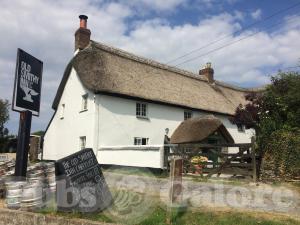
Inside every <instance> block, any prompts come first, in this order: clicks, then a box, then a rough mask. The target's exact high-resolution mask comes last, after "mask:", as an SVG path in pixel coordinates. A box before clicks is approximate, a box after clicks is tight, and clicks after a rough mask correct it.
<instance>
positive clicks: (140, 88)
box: [44, 16, 252, 168]
mask: <svg viewBox="0 0 300 225" xmlns="http://www.w3.org/2000/svg"><path fill="white" fill-rule="evenodd" d="M86 22H87V17H86V16H80V28H79V29H78V30H77V31H76V33H75V48H76V53H75V56H74V57H73V59H72V60H71V61H70V63H69V64H68V65H67V67H66V69H65V72H64V75H63V78H62V81H61V83H60V85H59V88H58V91H57V94H56V96H55V99H54V102H53V106H52V107H53V109H54V110H55V112H54V115H53V117H52V119H51V121H50V123H49V126H48V128H47V131H46V134H45V137H44V159H48V160H56V159H59V158H62V157H64V156H66V155H69V154H71V153H74V152H76V151H78V150H80V149H81V148H84V147H90V148H93V149H94V151H95V154H96V155H97V158H98V161H99V162H100V163H101V164H117V165H127V166H142V167H154V168H162V167H163V165H164V147H163V146H164V140H165V134H166V130H168V131H169V136H171V135H172V133H173V131H174V130H175V129H176V128H177V127H178V126H179V124H180V123H181V122H182V121H183V120H185V119H187V118H190V117H197V116H201V115H208V114H213V115H214V116H215V117H217V118H219V119H220V120H221V121H222V123H223V124H224V126H225V127H226V128H227V130H228V132H229V133H230V135H231V136H232V138H233V139H234V141H235V142H237V143H245V142H250V137H251V136H252V131H249V130H246V131H245V130H244V129H242V128H241V127H239V128H238V127H237V126H236V125H234V124H231V122H230V121H229V120H228V118H229V116H230V115H233V114H234V112H235V109H236V107H237V106H238V105H239V104H240V103H244V101H245V100H244V94H245V93H246V92H248V91H251V90H249V89H243V88H238V87H234V86H231V85H228V84H224V83H222V82H219V81H216V80H214V78H213V69H212V68H210V66H207V67H206V68H205V69H202V70H200V72H199V74H200V75H199V74H193V73H191V72H187V71H184V70H181V69H178V68H174V67H170V66H168V65H165V64H161V63H158V62H155V61H152V60H149V59H146V58H143V57H139V56H136V55H134V54H131V53H128V52H125V51H122V50H120V49H116V48H113V47H110V46H107V45H104V44H101V43H98V42H95V41H91V40H90V34H91V33H90V31H89V30H88V29H87V28H86Z"/></svg>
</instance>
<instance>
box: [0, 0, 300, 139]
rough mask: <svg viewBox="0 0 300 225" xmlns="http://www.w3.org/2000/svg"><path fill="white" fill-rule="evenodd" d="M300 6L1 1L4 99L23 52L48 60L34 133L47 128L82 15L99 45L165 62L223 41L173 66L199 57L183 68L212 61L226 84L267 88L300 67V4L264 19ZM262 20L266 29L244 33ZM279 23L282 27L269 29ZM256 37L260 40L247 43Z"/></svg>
mask: <svg viewBox="0 0 300 225" xmlns="http://www.w3.org/2000/svg"><path fill="white" fill-rule="evenodd" d="M297 3H300V1H299V0H298V1H296V0H282V1H281V0H276V1H274V0H273V1H272V0H260V1H259V0H251V1H250V0H224V1H217V0H195V1H192V0H185V1H184V0H164V1H163V0H123V1H107V0H80V1H74V0H43V1H41V0H40V1H39V0H26V1H22V0H11V1H6V0H0V4H1V7H2V11H1V13H2V18H3V19H2V20H1V21H0V27H1V35H0V78H1V82H0V97H1V98H4V99H8V100H10V101H11V99H12V90H13V79H14V69H15V59H16V51H17V48H18V47H19V48H22V49H24V50H25V51H27V52H29V53H31V54H33V55H34V56H36V57H38V58H40V59H41V60H43V61H44V74H43V76H44V78H43V89H42V105H41V115H40V117H39V118H37V117H34V118H33V123H32V131H37V130H43V129H45V127H46V126H47V124H48V122H49V120H50V118H51V116H52V114H53V110H52V109H51V104H52V101H53V98H54V96H55V93H56V90H57V87H58V85H59V82H60V80H61V77H62V74H63V71H64V68H65V66H66V64H67V63H68V61H69V60H70V59H71V57H72V55H73V51H74V49H73V48H74V47H73V46H74V32H75V31H76V29H77V28H78V25H79V20H78V15H79V14H86V15H88V16H89V19H88V27H89V28H90V29H91V32H92V39H93V40H96V41H100V42H103V43H106V44H109V45H112V46H115V47H119V48H122V49H124V50H127V51H130V52H133V53H136V54H138V55H141V56H144V57H149V58H151V59H154V60H157V61H159V62H163V63H165V62H168V61H170V60H172V59H174V58H177V57H179V56H182V55H184V54H186V53H188V52H190V51H192V50H194V49H197V48H200V47H203V46H207V45H209V44H210V43H211V42H212V41H215V40H219V39H222V40H221V41H219V42H217V43H215V44H214V45H209V46H208V47H206V48H203V49H201V50H199V51H196V52H194V53H193V54H190V55H188V56H186V57H184V58H181V59H180V60H177V61H174V62H172V63H170V65H178V64H180V63H181V62H183V61H185V60H188V59H193V58H195V59H194V60H191V61H189V62H187V63H184V64H180V65H179V66H178V67H180V68H183V69H186V70H189V71H192V72H195V73H197V72H198V70H199V69H200V68H202V67H203V65H204V64H205V63H206V62H208V61H209V62H212V66H213V68H214V69H215V78H216V79H218V80H222V81H224V82H228V83H232V84H236V85H239V86H243V87H253V86H261V85H265V84H267V83H268V82H269V75H270V74H274V73H276V71H278V69H286V68H289V67H294V66H297V65H299V58H300V53H299V49H300V42H299V40H300V4H299V5H297V6H296V7H294V8H292V9H290V10H288V11H285V12H284V13H281V14H278V15H276V16H274V17H273V18H271V19H269V20H267V21H265V22H263V23H262V22H260V21H261V20H263V19H264V18H266V17H268V16H270V15H272V14H274V13H275V12H277V11H279V10H282V9H285V8H288V7H290V6H292V5H295V4H297ZM255 22H256V23H259V24H257V25H255V26H252V27H251V28H249V29H246V30H244V28H245V27H247V26H248V25H249V24H252V23H255ZM274 24H279V25H277V26H275V27H274V28H272V29H269V30H266V29H265V28H266V27H269V26H271V25H274ZM258 31H261V32H259V33H257V34H255V33H256V32H258ZM249 35H253V36H251V37H249V38H247V36H249ZM224 36H226V38H224V39H223V37H224ZM243 38H245V39H244V40H242V41H238V42H237V43H235V44H232V45H230V46H228V47H224V48H222V49H220V50H219V51H214V50H215V49H217V48H220V47H222V46H225V45H228V44H230V43H233V42H235V41H237V40H239V39H243ZM209 52H211V53H210V54H207V53H209ZM201 55H202V57H197V56H201ZM296 69H297V68H296ZM10 118H11V119H10V121H9V122H8V123H7V127H8V128H9V130H10V132H11V133H13V134H16V133H17V129H18V120H19V114H18V113H16V112H10Z"/></svg>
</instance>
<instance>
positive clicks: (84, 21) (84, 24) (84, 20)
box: [79, 15, 88, 29]
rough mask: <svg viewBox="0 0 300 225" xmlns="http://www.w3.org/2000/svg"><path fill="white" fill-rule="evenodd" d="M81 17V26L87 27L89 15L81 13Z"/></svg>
mask: <svg viewBox="0 0 300 225" xmlns="http://www.w3.org/2000/svg"><path fill="white" fill-rule="evenodd" d="M79 19H80V27H81V28H85V29H86V28H87V19H88V17H87V16H86V15H80V16H79Z"/></svg>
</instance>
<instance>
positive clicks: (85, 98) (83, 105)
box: [81, 94, 89, 111]
mask: <svg viewBox="0 0 300 225" xmlns="http://www.w3.org/2000/svg"><path fill="white" fill-rule="evenodd" d="M88 97H89V95H88V94H85V95H82V101H81V111H85V110H87V109H88Z"/></svg>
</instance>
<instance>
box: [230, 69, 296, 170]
mask: <svg viewBox="0 0 300 225" xmlns="http://www.w3.org/2000/svg"><path fill="white" fill-rule="evenodd" d="M299 90H300V74H299V73H298V72H279V73H278V74H277V75H276V76H273V77H271V84H270V85H268V86H267V87H266V88H265V90H264V91H263V92H253V93H249V94H247V95H246V96H245V98H246V100H247V101H248V103H247V104H246V105H245V106H242V105H240V106H239V107H238V108H237V109H236V113H235V116H234V117H233V118H232V119H231V121H232V122H233V123H235V124H244V125H245V126H246V128H253V129H255V131H256V137H257V144H258V151H257V152H258V154H259V158H260V160H259V166H258V172H259V171H260V164H261V162H262V159H263V157H264V156H265V153H266V152H267V153H268V154H269V155H268V158H270V157H272V156H274V157H275V155H276V154H275V152H280V151H281V152H283V154H284V153H286V154H289V155H291V154H292V153H290V152H291V149H293V148H290V146H291V144H292V143H294V141H291V140H296V137H294V136H295V135H297V134H299V130H300V91H299ZM280 137H282V138H280ZM297 140H298V139H297ZM274 141H275V142H278V143H275V144H274V143H271V142H274ZM281 141H282V142H283V143H285V144H283V143H280V142H281ZM274 146H277V148H276V149H274V148H273V149H272V151H271V150H270V149H271V147H274ZM294 151H296V149H295V150H294ZM277 155H279V154H277ZM292 155H297V154H292ZM281 156H282V154H281ZM299 157H300V156H299ZM283 158H286V159H287V158H288V157H283ZM277 159H278V158H277ZM296 161H297V160H296ZM285 163H288V162H285ZM299 167H300V165H299ZM285 171H287V170H285ZM289 174H291V173H290V172H289Z"/></svg>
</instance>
